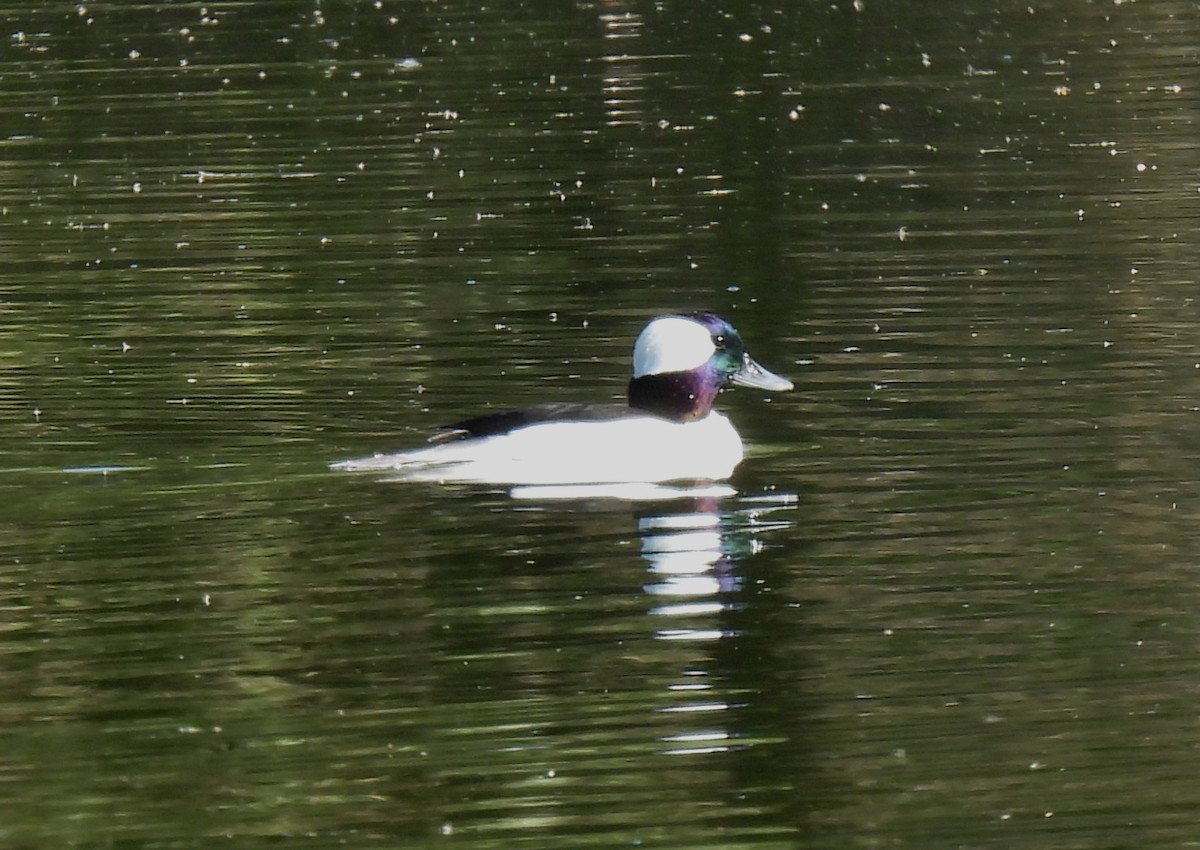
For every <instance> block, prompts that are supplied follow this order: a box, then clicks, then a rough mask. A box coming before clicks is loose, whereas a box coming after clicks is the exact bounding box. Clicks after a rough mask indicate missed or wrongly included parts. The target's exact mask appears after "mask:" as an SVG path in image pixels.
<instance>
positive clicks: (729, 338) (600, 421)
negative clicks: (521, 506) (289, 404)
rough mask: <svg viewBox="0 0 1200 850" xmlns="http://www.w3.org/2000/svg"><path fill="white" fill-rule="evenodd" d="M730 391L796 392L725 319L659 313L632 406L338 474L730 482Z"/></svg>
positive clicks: (470, 433)
mask: <svg viewBox="0 0 1200 850" xmlns="http://www.w3.org/2000/svg"><path fill="white" fill-rule="evenodd" d="M729 386H739V387H749V388H753V389H759V390H765V391H768V392H786V391H789V390H791V389H793V384H792V382H791V381H789V380H788V379H787V378H783V377H781V376H779V375H776V374H775V373H773V372H770V371H768V370H767V369H766V368H764V367H763V366H761V365H760V364H759V363H757V362H756V361H755V360H754V359H753V358H752V357H751V356H750V355H749V354H748V353H747V351H746V347H745V345H744V343H743V342H742V338H741V336H740V335H739V334H738V332H737V330H735V329H734V327H733V326H732V325H731V324H730V323H729V322H727V321H726V320H725V319H722V318H721V317H720V316H717V315H714V314H712V313H706V312H694V313H681V314H671V315H662V316H658V317H656V318H654V319H653V320H651V321H650V322H649V324H647V325H646V326H645V328H644V329H643V330H642V332H641V333H640V334H639V335H638V337H637V340H636V342H635V343H634V347H633V370H632V376H631V377H630V379H629V388H628V403H627V404H625V405H621V404H613V403H609V404H586V403H584V404H581V403H561V402H560V403H554V402H551V403H547V404H539V405H534V406H532V407H525V408H521V409H515V410H504V411H499V412H492V413H484V414H482V415H479V416H474V417H471V418H469V419H464V420H462V421H460V422H455V423H453V424H451V425H448V426H445V427H443V428H442V429H440V430H439V431H438V432H437V433H436V434H434V435H433V436H431V437H430V438H429V444H428V445H426V446H422V447H420V448H416V449H410V450H407V451H402V452H398V453H393V454H375V455H372V456H370V457H365V458H356V459H351V460H343V461H338V462H335V463H333V464H331V468H332V469H334V470H338V471H343V472H376V473H387V474H388V478H389V480H396V479H399V480H406V481H432V482H442V483H449V482H461V483H465V482H474V483H485V484H507V485H611V484H624V483H641V484H659V483H665V482H718V481H724V480H726V479H728V478H729V477H730V476H731V475H732V474H733V471H734V469H735V468H736V467H737V466H738V464H740V463H741V461H742V459H743V457H744V455H745V449H744V447H743V445H742V439H741V437H740V436H739V435H738V432H737V430H736V429H735V428H734V427H733V424H732V423H731V422H730V421H729V419H728V418H727V417H725V416H724V415H723V414H721V413H718V412H717V411H716V410H714V409H713V406H714V403H715V402H716V400H717V396H718V395H719V394H720V393H721V391H722V390H724V389H726V388H727V387H729Z"/></svg>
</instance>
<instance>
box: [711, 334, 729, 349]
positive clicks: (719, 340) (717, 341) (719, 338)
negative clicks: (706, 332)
mask: <svg viewBox="0 0 1200 850" xmlns="http://www.w3.org/2000/svg"><path fill="white" fill-rule="evenodd" d="M712 342H713V346H715V347H716V349H717V351H724V350H725V345H726V341H725V334H714V335H713V338H712Z"/></svg>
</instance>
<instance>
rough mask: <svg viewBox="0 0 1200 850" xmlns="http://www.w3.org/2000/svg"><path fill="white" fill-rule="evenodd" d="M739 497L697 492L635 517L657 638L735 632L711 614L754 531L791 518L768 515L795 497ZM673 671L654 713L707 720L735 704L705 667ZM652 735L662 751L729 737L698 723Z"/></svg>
mask: <svg viewBox="0 0 1200 850" xmlns="http://www.w3.org/2000/svg"><path fill="white" fill-rule="evenodd" d="M740 502H741V506H740V507H734V508H730V507H728V506H727V505H726V504H724V503H723V502H722V501H721V500H719V499H712V498H709V499H703V498H698V499H694V500H692V501H690V502H688V503H675V504H676V505H677V506H678V507H680V508H683V507H684V505H685V504H686V509H681V510H678V511H677V512H674V513H665V512H664V513H658V514H653V515H649V516H643V517H641V518H640V519H639V520H638V530H639V532H640V533H641V542H642V547H641V551H642V557H643V558H645V559H646V561H647V562H648V563H649V571H650V574H651V575H652V576H653V577H654V579H655V580H654V581H652V582H650V583H648V584H647V585H646V586H645V590H646V592H647V593H648V594H649V595H650V596H651V597H654V598H656V599H658V600H660V604H658V605H656V606H654V607H653V608H651V609H650V613H651V614H652V615H654V616H661V617H669V618H671V626H670V627H664V628H661V629H658V630H657V631H656V632H655V636H656V637H657V638H658V639H659V640H664V641H685V642H687V641H690V642H696V643H712V642H715V641H718V640H722V639H726V638H733V639H736V638H737V636H738V633H737V631H736V630H735V629H729V628H723V627H722V626H721V624H720V622H719V619H720V617H721V616H722V614H723V613H724V612H726V611H727V610H729V608H730V607H731V606H732V605H733V603H732V602H731V601H730V599H729V596H730V594H731V592H732V591H736V590H737V589H738V588H739V586H740V582H741V576H740V574H739V572H738V565H739V563H740V562H741V561H742V560H744V559H745V558H746V557H749V556H751V555H754V554H756V553H757V552H759V551H761V550H762V548H763V545H764V544H763V541H762V540H760V539H759V535H760V534H761V533H762V532H764V531H767V530H773V529H778V528H783V527H786V526H788V525H790V524H791V521H790V520H779V519H776V518H774V517H773V516H771V517H770V518H768V515H774V514H775V513H776V512H778V511H780V510H784V509H789V508H794V507H795V506H796V502H797V500H796V497H795V496H794V495H793V494H772V495H770V496H763V497H757V498H751V499H742V500H740ZM683 621H687V622H688V623H690V624H683ZM681 677H682V678H683V679H684V681H676V682H672V683H670V684H668V685H667V691H668V692H669V693H670V694H671V696H672V698H673V701H672V702H671V703H670V704H668V705H665V706H663V707H662V708H660V709H659V711H660V712H661V713H663V714H673V715H677V716H696V717H697V718H699V717H705V718H707V719H708V723H711V722H712V720H713V719H715V716H719V715H722V714H723V713H724V712H727V711H729V710H730V709H733V708H735V707H736V704H735V703H732V702H727V701H725V700H722V699H721V698H720V693H719V692H720V688H719V687H717V686H716V685H714V683H712V682H710V681H708V680H707V677H708V673H707V672H706V671H705V670H703V669H696V668H695V667H693V668H691V669H688V670H685V671H682V673H681ZM689 697H690V701H688V700H689ZM680 699H682V700H683V701H674V700H680ZM727 723H729V724H730V725H732V724H733V723H734V721H732V720H730V721H727ZM660 740H661V741H662V743H663V744H665V745H667V746H666V748H665V749H664V750H663V751H662V753H663V754H664V755H709V754H713V753H720V752H726V751H728V750H729V749H731V748H732V747H733V746H735V745H736V744H735V742H736V740H737V735H736V733H735V732H732V731H730V730H729V729H725V728H718V727H714V726H711V725H708V724H707V723H706V725H705V726H703V727H701V728H697V729H690V730H679V731H676V732H673V733H671V734H668V735H663V736H662V737H661V738H660Z"/></svg>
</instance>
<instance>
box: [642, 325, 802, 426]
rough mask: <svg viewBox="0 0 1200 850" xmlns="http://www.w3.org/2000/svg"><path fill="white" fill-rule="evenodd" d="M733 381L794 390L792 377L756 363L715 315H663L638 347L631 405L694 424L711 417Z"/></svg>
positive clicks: (770, 388)
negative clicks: (720, 396) (778, 373)
mask: <svg viewBox="0 0 1200 850" xmlns="http://www.w3.org/2000/svg"><path fill="white" fill-rule="evenodd" d="M729 384H737V385H738V386H743V387H757V388H758V389H762V390H775V391H784V390H790V389H792V382H791V381H789V380H787V379H786V378H781V377H780V376H779V375H776V374H773V373H771V372H768V371H767V370H766V369H764V368H763V367H762V366H760V365H758V363H756V362H754V360H753V359H752V358H751V357H750V355H749V354H747V353H746V347H745V345H743V343H742V338H741V337H740V336H738V332H737V331H736V330H734V328H733V325H731V324H729V322H727V321H725V320H724V319H722V318H721V317H720V316H714V315H713V314H711V313H691V314H689V315H682V316H659V317H658V318H657V319H655V320H654V321H652V322H651V323H650V324H648V325H647V326H646V328H645V330H643V331H642V333H641V335H640V336H639V337H638V339H637V343H636V344H635V345H634V347H633V377H632V378H631V379H630V381H629V406H630V407H634V408H637V409H639V410H645V411H647V412H649V413H654V414H656V415H658V416H663V417H665V418H667V419H674V420H677V421H680V422H689V421H692V420H694V419H700V418H702V417H704V416H707V415H708V412H709V411H710V410H712V406H713V402H714V401H715V400H716V397H717V393H719V392H720V391H721V389H722V388H723V387H726V386H728V385H729Z"/></svg>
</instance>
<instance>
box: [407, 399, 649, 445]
mask: <svg viewBox="0 0 1200 850" xmlns="http://www.w3.org/2000/svg"><path fill="white" fill-rule="evenodd" d="M645 415H646V414H645V412H644V411H640V410H632V409H631V408H629V407H626V406H624V405H620V404H577V403H571V402H564V403H557V404H554V403H551V404H536V405H533V406H532V407H523V408H521V409H519V410H504V411H500V412H498V413H485V414H483V415H482V416H473V417H471V418H470V419H464V420H463V421H462V422H455V423H454V424H453V425H447V426H446V427H445V428H443V429H442V430H441V431H439V432H438V433H437V434H434V435H433V436H432V437H430V439H431V440H470V439H473V438H477V437H493V436H496V435H497V434H507V433H508V432H509V431H515V430H516V429H517V428H524V427H525V426H526V425H536V424H537V423H539V422H551V421H553V422H601V421H607V420H610V419H621V418H623V417H626V416H645Z"/></svg>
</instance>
